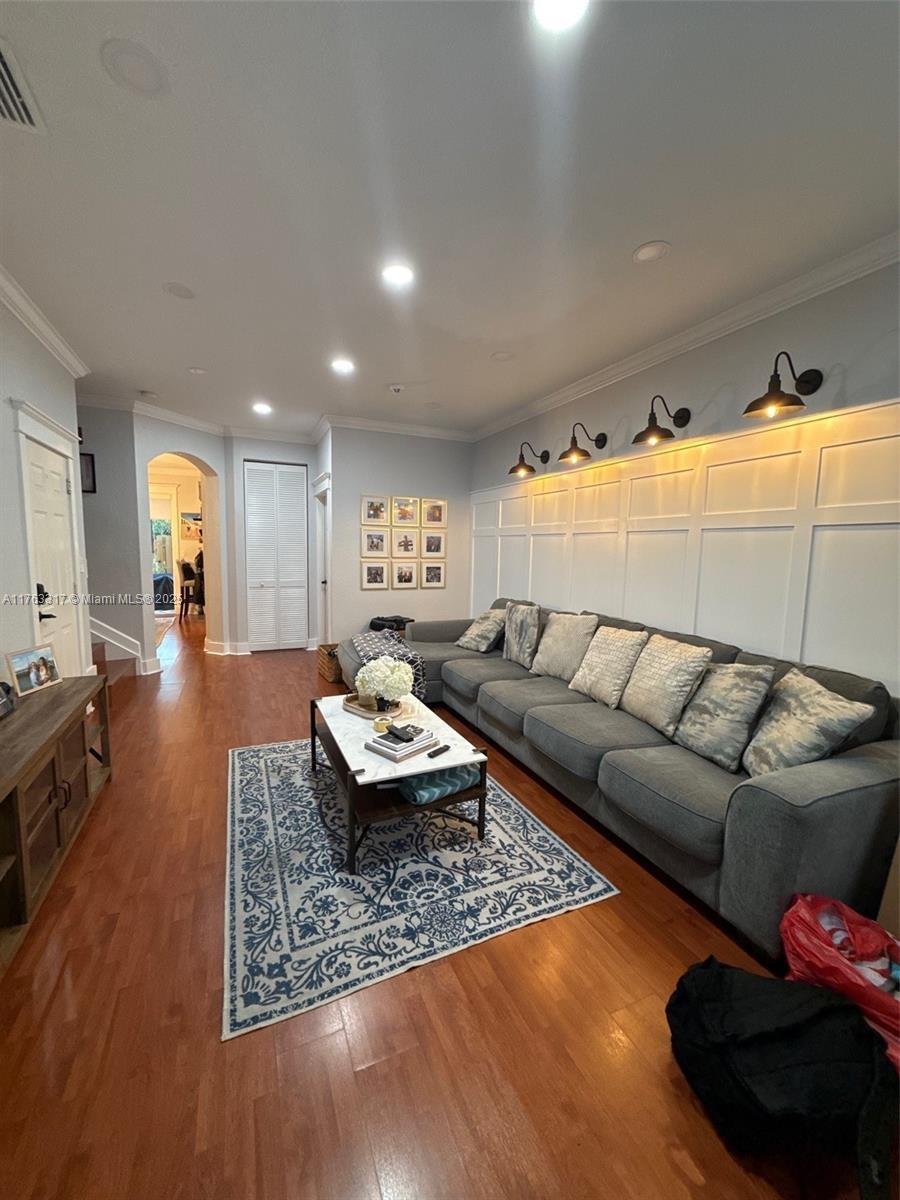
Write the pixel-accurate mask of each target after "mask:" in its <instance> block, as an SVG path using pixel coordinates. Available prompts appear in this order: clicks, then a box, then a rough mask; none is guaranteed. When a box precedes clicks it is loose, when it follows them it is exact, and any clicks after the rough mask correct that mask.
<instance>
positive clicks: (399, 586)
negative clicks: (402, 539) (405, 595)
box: [391, 559, 419, 591]
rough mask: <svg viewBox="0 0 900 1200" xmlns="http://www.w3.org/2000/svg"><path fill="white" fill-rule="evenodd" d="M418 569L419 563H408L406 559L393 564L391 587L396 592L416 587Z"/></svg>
mask: <svg viewBox="0 0 900 1200" xmlns="http://www.w3.org/2000/svg"><path fill="white" fill-rule="evenodd" d="M418 567H419V564H418V563H417V562H415V561H412V562H407V561H406V559H401V560H400V562H391V587H392V588H394V590H395V591H402V590H403V589H405V588H414V587H416V586H417V580H418V574H419V572H418Z"/></svg>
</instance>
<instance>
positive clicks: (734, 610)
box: [472, 401, 900, 695]
mask: <svg viewBox="0 0 900 1200" xmlns="http://www.w3.org/2000/svg"><path fill="white" fill-rule="evenodd" d="M539 448H540V447H539ZM514 449H515V448H514V447H513V448H512V449H511V450H510V455H511V457H514V454H513V450H514ZM497 596H513V597H517V598H522V599H530V600H535V601H537V602H539V603H541V604H545V605H548V606H550V607H554V608H563V609H573V610H576V611H577V610H579V609H582V608H585V609H591V610H593V611H595V612H601V613H607V614H609V615H612V616H623V617H628V618H630V619H633V620H638V621H643V622H646V623H647V624H649V625H657V626H661V627H662V628H666V629H673V630H677V631H680V632H684V633H699V634H706V635H708V636H709V637H714V638H718V639H720V640H722V641H726V642H733V643H736V644H737V645H738V646H740V647H742V648H743V649H746V650H754V651H757V652H760V653H766V654H773V655H778V656H780V657H783V658H789V659H796V660H800V661H803V662H809V663H820V664H822V665H824V666H830V667H840V668H842V669H844V670H848V671H855V672H857V673H859V674H861V675H867V676H871V677H874V678H876V679H881V680H883V681H884V682H885V683H886V684H887V686H888V688H889V689H890V690H891V692H892V694H893V695H897V694H898V692H900V663H898V637H900V630H898V620H900V401H889V402H882V403H878V404H873V405H871V406H866V407H860V408H856V409H845V410H842V411H839V412H836V413H834V414H833V415H827V414H826V415H822V416H814V417H806V418H800V419H796V420H793V421H789V422H781V423H775V424H766V425H764V426H753V427H752V428H748V430H747V431H746V432H743V431H742V432H741V433H738V434H733V435H729V436H724V437H721V438H714V439H709V440H703V441H701V440H699V439H698V440H696V441H689V442H686V443H682V442H675V443H669V445H668V446H663V447H659V448H657V449H655V450H653V451H648V452H646V453H643V454H638V453H636V454H634V455H629V456H628V457H627V458H620V459H614V460H612V459H610V460H606V461H600V462H598V463H596V464H589V465H588V466H586V467H584V468H581V469H580V470H573V469H569V470H567V471H565V472H561V473H552V474H548V475H543V476H532V477H531V478H530V479H527V480H515V481H513V482H511V483H510V484H508V485H504V486H500V487H494V488H487V489H485V490H483V491H478V492H474V493H473V494H472V612H473V613H477V612H480V611H481V610H482V609H484V608H486V607H487V606H488V605H489V604H490V603H491V602H492V601H493V600H494V599H495V597H497Z"/></svg>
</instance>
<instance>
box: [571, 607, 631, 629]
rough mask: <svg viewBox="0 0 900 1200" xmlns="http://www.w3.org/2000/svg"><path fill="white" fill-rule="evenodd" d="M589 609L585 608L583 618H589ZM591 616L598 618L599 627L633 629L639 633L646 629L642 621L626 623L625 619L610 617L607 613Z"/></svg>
mask: <svg viewBox="0 0 900 1200" xmlns="http://www.w3.org/2000/svg"><path fill="white" fill-rule="evenodd" d="M588 611H589V610H588V609H586V608H584V609H582V611H581V615H582V616H587V614H588ZM591 616H594V617H596V618H597V624H598V625H607V626H609V628H610V629H633V630H635V631H639V630H641V629H646V628H647V627H646V625H642V624H641V623H640V621H626V620H625V618H624V617H610V616H607V615H606V614H605V613H591Z"/></svg>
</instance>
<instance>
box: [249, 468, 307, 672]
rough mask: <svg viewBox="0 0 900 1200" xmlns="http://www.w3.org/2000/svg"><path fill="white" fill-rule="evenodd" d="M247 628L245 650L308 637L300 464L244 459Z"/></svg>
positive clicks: (285, 645) (301, 642) (286, 645)
mask: <svg viewBox="0 0 900 1200" xmlns="http://www.w3.org/2000/svg"><path fill="white" fill-rule="evenodd" d="M244 513H245V523H246V536H247V628H248V640H249V643H250V649H251V650H288V649H291V648H295V647H298V646H305V645H306V644H307V642H308V640H309V616H308V593H309V581H308V578H307V552H306V521H307V511H306V467H301V466H289V465H286V464H282V463H260V462H245V463H244Z"/></svg>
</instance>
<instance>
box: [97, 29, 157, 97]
mask: <svg viewBox="0 0 900 1200" xmlns="http://www.w3.org/2000/svg"><path fill="white" fill-rule="evenodd" d="M100 62H101V63H102V64H103V69H104V71H106V73H107V75H108V76H109V77H110V79H111V80H112V81H113V82H114V83H118V84H119V85H120V87H126V88H128V90H129V91H132V92H137V94H138V95H139V96H147V97H152V96H164V95H166V93H167V92H168V91H169V76H168V74H167V72H166V68H165V67H164V66H163V65H162V63H161V62H159V60H158V59H156V58H154V57H153V55H152V54H151V53H150V51H149V50H148V49H147V48H146V47H145V46H141V45H139V44H138V43H137V42H130V41H128V40H127V39H126V38H110V39H109V40H108V41H106V42H104V43H103V45H102V46H101V47H100Z"/></svg>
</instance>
